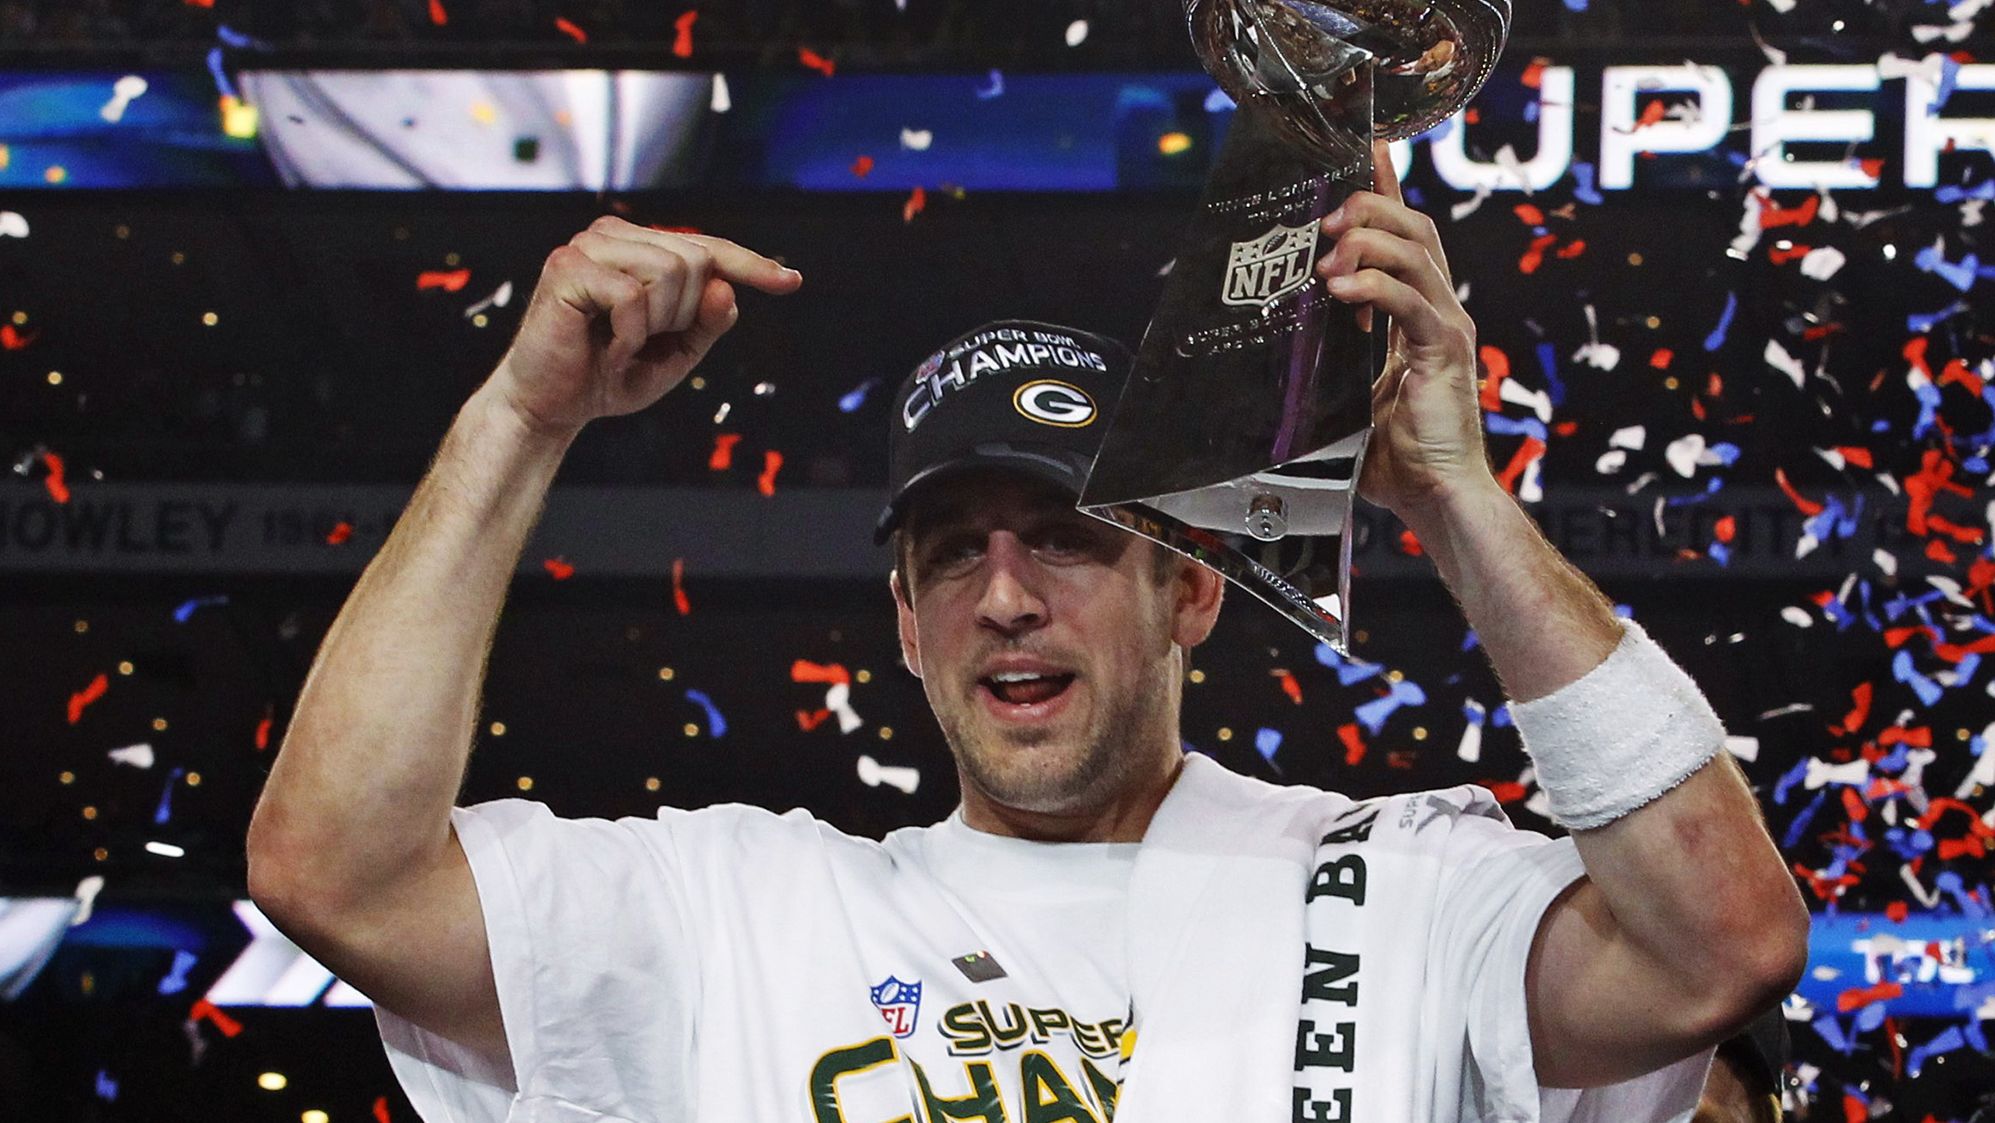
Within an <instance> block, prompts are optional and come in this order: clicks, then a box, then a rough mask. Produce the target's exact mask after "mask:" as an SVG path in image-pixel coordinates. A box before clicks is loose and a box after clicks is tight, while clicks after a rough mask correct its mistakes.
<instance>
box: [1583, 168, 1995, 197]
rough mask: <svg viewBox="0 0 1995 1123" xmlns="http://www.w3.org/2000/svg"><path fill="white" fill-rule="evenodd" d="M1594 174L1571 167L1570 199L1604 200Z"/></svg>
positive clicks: (1588, 169) (1993, 181)
mask: <svg viewBox="0 0 1995 1123" xmlns="http://www.w3.org/2000/svg"><path fill="white" fill-rule="evenodd" d="M1594 174H1595V173H1594V170H1593V165H1592V164H1589V163H1586V162H1584V161H1582V162H1580V163H1577V164H1574V165H1573V166H1572V177H1573V178H1574V179H1576V180H1578V181H1579V186H1577V187H1575V188H1573V189H1572V197H1573V198H1575V199H1578V200H1579V201H1580V202H1582V203H1588V204H1591V205H1593V206H1596V207H1597V206H1599V205H1600V204H1601V203H1602V202H1604V201H1605V200H1603V199H1602V198H1601V197H1600V189H1599V187H1597V186H1596V185H1595V184H1594V178H1593V177H1594ZM1990 183H1995V180H1991V181H1990Z"/></svg>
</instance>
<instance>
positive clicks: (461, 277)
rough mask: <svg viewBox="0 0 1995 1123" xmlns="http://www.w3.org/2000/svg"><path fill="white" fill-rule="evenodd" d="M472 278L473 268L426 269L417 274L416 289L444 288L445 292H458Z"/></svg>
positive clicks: (419, 290)
mask: <svg viewBox="0 0 1995 1123" xmlns="http://www.w3.org/2000/svg"><path fill="white" fill-rule="evenodd" d="M470 280H471V270H469V269H450V270H443V269H430V270H425V271H423V272H422V273H419V274H417V276H416V291H418V292H421V291H423V290H425V289H442V290H443V291H445V292H456V291H458V290H459V289H461V288H463V287H464V286H465V285H466V284H468V283H469V282H470Z"/></svg>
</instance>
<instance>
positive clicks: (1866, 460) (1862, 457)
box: [1836, 445, 1871, 468]
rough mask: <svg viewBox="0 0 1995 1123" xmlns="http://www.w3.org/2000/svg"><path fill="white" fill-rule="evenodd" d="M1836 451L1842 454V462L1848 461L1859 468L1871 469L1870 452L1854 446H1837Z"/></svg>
mask: <svg viewBox="0 0 1995 1123" xmlns="http://www.w3.org/2000/svg"><path fill="white" fill-rule="evenodd" d="M1836 451H1837V452H1840V453H1842V454H1843V459H1844V460H1847V461H1849V462H1850V463H1851V464H1854V465H1856V466H1857V467H1859V468H1868V467H1871V459H1870V450H1869V449H1867V448H1859V447H1857V446H1856V445H1837V446H1836Z"/></svg>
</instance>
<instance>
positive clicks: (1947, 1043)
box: [1905, 1026, 1967, 1077]
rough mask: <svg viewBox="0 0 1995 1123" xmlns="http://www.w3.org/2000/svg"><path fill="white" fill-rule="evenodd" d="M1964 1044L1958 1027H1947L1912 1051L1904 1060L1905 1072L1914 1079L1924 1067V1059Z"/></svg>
mask: <svg viewBox="0 0 1995 1123" xmlns="http://www.w3.org/2000/svg"><path fill="white" fill-rule="evenodd" d="M1965 1044H1967V1039H1966V1038H1964V1037H1962V1036H1961V1035H1960V1027H1959V1026H1948V1027H1946V1028H1945V1029H1943V1030H1941V1031H1940V1032H1939V1035H1938V1036H1937V1037H1934V1038H1933V1039H1932V1040H1931V1041H1928V1042H1926V1043H1925V1044H1924V1045H1921V1046H1919V1047H1918V1048H1916V1049H1914V1050H1912V1055H1911V1056H1909V1057H1907V1058H1905V1072H1906V1074H1907V1075H1910V1076H1915V1077H1916V1076H1918V1075H1919V1070H1920V1069H1922V1068H1924V1067H1925V1066H1926V1058H1928V1057H1932V1056H1937V1055H1939V1054H1941V1053H1951V1052H1953V1051H1954V1050H1955V1049H1958V1048H1960V1047H1961V1046H1963V1045H1965Z"/></svg>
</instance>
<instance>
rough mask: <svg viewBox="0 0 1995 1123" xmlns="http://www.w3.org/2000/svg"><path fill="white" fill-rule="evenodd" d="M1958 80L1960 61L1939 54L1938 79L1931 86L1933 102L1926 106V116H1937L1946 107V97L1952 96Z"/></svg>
mask: <svg viewBox="0 0 1995 1123" xmlns="http://www.w3.org/2000/svg"><path fill="white" fill-rule="evenodd" d="M1959 82H1960V63H1959V62H1957V61H1955V60H1954V59H1953V58H1952V57H1950V56H1948V55H1941V56H1940V80H1939V82H1937V83H1936V84H1935V85H1934V88H1933V103H1932V104H1931V105H1929V106H1927V107H1926V116H1928V117H1937V116H1939V115H1940V110H1942V109H1945V108H1946V104H1947V99H1948V98H1951V97H1952V96H1953V91H1954V87H1955V86H1956V85H1957V84H1958V83H1959Z"/></svg>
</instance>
